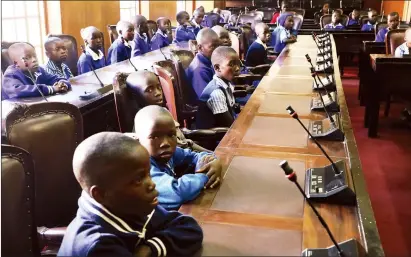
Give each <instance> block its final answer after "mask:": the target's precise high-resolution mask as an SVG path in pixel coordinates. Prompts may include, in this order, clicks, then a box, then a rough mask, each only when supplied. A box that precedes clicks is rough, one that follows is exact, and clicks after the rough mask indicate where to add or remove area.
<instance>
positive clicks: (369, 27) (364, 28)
mask: <svg viewBox="0 0 411 257" xmlns="http://www.w3.org/2000/svg"><path fill="white" fill-rule="evenodd" d="M361 31H374V25H372V24H371V23H370V22H367V23H365V24H364V25H362V27H361Z"/></svg>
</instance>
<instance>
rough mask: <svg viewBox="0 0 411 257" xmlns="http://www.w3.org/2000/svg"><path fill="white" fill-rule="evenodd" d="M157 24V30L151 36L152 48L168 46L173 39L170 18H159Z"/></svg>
mask: <svg viewBox="0 0 411 257" xmlns="http://www.w3.org/2000/svg"><path fill="white" fill-rule="evenodd" d="M157 26H158V29H157V32H156V33H155V34H154V36H153V37H152V38H151V50H156V49H159V48H162V47H166V46H168V45H170V43H171V42H172V41H173V36H172V33H171V22H170V19H168V18H165V17H160V18H158V19H157Z"/></svg>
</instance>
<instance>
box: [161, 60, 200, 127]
mask: <svg viewBox="0 0 411 257" xmlns="http://www.w3.org/2000/svg"><path fill="white" fill-rule="evenodd" d="M153 70H154V73H156V74H157V75H158V76H159V79H160V83H161V88H162V89H163V93H164V96H165V98H166V105H167V109H168V111H169V112H170V113H171V115H172V116H173V118H174V120H176V121H178V122H179V123H180V124H185V122H184V121H185V119H184V118H186V117H184V116H183V114H182V112H180V111H182V109H181V107H182V106H180V105H179V104H178V103H177V102H176V93H175V92H174V85H175V84H176V83H177V81H176V78H175V77H174V76H173V75H171V73H170V72H168V71H167V70H166V69H164V68H163V67H160V66H158V65H153ZM177 113H178V114H177ZM193 117H194V116H193Z"/></svg>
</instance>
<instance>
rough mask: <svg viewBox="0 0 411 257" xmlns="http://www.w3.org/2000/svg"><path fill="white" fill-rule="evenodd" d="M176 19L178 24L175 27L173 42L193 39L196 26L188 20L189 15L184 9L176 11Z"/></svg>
mask: <svg viewBox="0 0 411 257" xmlns="http://www.w3.org/2000/svg"><path fill="white" fill-rule="evenodd" d="M176 19H177V22H178V24H179V26H178V27H177V29H176V38H175V40H174V42H175V43H177V42H187V41H188V40H195V39H196V32H195V28H196V26H195V25H194V24H193V23H192V22H191V21H190V15H189V14H188V13H187V12H186V11H181V12H178V13H177V15H176Z"/></svg>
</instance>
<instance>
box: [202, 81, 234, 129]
mask: <svg viewBox="0 0 411 257" xmlns="http://www.w3.org/2000/svg"><path fill="white" fill-rule="evenodd" d="M233 92H234V87H233V85H232V84H231V83H230V82H226V81H224V80H223V79H221V78H220V77H218V76H217V75H214V77H213V80H212V81H211V82H210V83H208V85H207V87H206V88H205V89H204V91H203V93H202V94H201V96H200V99H199V106H198V111H197V118H196V126H197V128H198V129H209V128H213V127H218V126H219V124H217V121H216V119H215V116H214V115H217V114H221V113H225V112H229V113H230V114H231V115H232V117H233V119H235V118H236V117H237V114H236V113H235V112H234V104H235V98H234V95H233Z"/></svg>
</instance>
